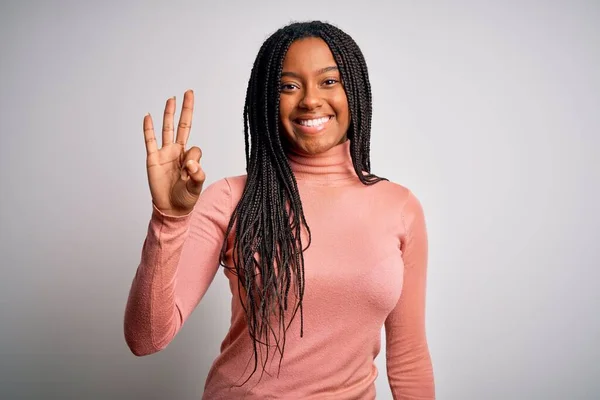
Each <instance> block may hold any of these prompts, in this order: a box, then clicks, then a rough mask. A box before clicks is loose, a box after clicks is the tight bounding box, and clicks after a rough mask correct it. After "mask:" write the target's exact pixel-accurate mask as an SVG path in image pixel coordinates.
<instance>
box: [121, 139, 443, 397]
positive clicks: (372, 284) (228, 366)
mask: <svg viewBox="0 0 600 400" xmlns="http://www.w3.org/2000/svg"><path fill="white" fill-rule="evenodd" d="M349 147H350V142H349V141H346V142H345V143H343V144H340V145H338V146H336V147H334V148H333V149H331V150H329V151H328V152H326V153H324V154H320V155H318V156H313V157H305V156H299V155H296V154H290V155H289V159H290V164H291V167H292V169H293V171H294V174H295V176H296V178H297V181H298V188H299V191H300V196H301V199H302V204H303V208H304V213H305V216H306V220H307V222H308V224H309V227H310V228H311V233H312V244H311V246H310V247H309V248H308V250H306V252H305V254H304V258H305V284H306V286H305V293H304V300H303V305H304V336H303V337H300V314H299V313H298V314H296V317H295V319H294V320H293V322H292V325H291V327H290V329H289V330H288V332H287V338H286V343H285V352H284V357H283V361H282V363H281V370H280V371H279V376H277V373H278V367H279V354H278V353H277V356H275V357H272V356H271V354H275V353H276V352H275V351H273V350H271V351H270V352H269V354H270V355H269V357H270V362H269V363H267V371H268V372H269V374H267V373H264V374H261V372H262V368H261V366H260V364H259V368H258V370H257V371H256V373H255V374H254V376H253V377H252V378H251V379H250V381H249V382H247V383H246V384H245V385H244V386H242V387H232V386H234V385H236V384H238V385H239V384H240V383H242V382H243V381H244V380H245V379H246V378H247V377H248V375H249V374H250V372H251V371H252V368H253V365H254V364H253V359H252V355H253V352H252V341H251V339H250V337H249V335H248V330H247V326H246V322H245V316H244V311H243V309H242V307H241V305H240V299H239V293H238V286H237V282H236V279H237V278H236V277H235V276H233V275H232V274H231V273H230V272H229V271H227V270H225V269H223V268H222V267H221V268H220V267H219V252H220V250H221V245H222V243H223V240H224V235H225V230H226V228H227V224H228V222H229V218H230V216H231V213H232V211H233V209H234V207H235V205H236V204H237V202H238V201H239V199H240V197H241V193H242V190H243V188H244V184H245V180H246V178H245V176H238V177H232V178H226V179H222V180H219V181H217V182H215V183H213V184H212V185H210V186H208V187H206V188H205V190H204V191H203V192H202V194H201V196H200V199H199V200H198V203H197V205H196V207H195V209H194V211H193V212H191V213H190V214H189V215H187V216H183V217H173V216H167V215H164V214H161V213H160V212H159V211H158V210H157V209H156V208H154V210H153V212H152V217H151V220H150V224H149V229H148V233H147V237H146V240H145V242H144V246H143V249H142V257H141V263H140V265H139V267H138V269H137V273H136V275H135V278H134V280H133V283H132V287H131V291H130V295H129V300H128V303H127V308H126V313H125V338H126V340H127V343H128V345H129V346H130V348H131V350H132V351H133V353H135V354H136V355H147V354H152V353H155V352H157V351H160V350H162V349H164V348H165V347H166V346H167V345H168V344H169V343H170V342H171V340H173V338H174V337H175V336H176V334H177V332H179V330H180V329H181V327H182V326H183V324H184V323H185V321H186V320H187V318H188V317H189V316H190V314H191V313H192V312H193V310H194V308H195V307H196V306H197V305H198V303H199V302H200V301H201V299H202V297H203V296H204V294H205V293H206V290H207V289H208V287H209V285H210V284H211V282H212V281H213V278H214V277H215V274H216V273H217V272H218V271H219V270H220V269H221V270H222V271H224V273H225V275H226V277H227V278H228V279H229V283H230V285H229V286H230V289H231V292H232V299H231V310H232V315H231V327H230V329H229V332H228V333H227V335H226V336H225V338H224V340H223V342H222V344H221V353H220V355H219V356H218V357H217V358H216V359H215V360H214V363H213V364H212V367H211V369H210V372H209V374H208V377H207V379H206V385H205V390H204V396H203V398H204V399H210V400H217V399H242V398H245V399H304V400H309V399H336V400H342V399H374V398H375V385H374V381H375V378H376V377H377V375H378V370H377V368H376V366H375V364H374V359H375V357H376V356H377V355H378V354H379V351H380V334H381V329H382V327H383V326H385V332H386V368H387V376H388V379H389V384H390V388H391V391H392V393H393V397H394V399H395V400H397V399H415V400H416V399H420V400H421V399H434V398H435V395H434V380H433V370H432V364H431V358H430V355H429V349H428V345H427V339H426V335H425V297H426V296H425V293H426V273H427V232H426V227H425V219H424V216H423V210H422V208H421V205H420V203H419V201H418V200H417V198H416V197H415V196H414V195H413V194H412V193H411V192H410V191H409V190H408V189H407V188H405V187H403V186H400V185H398V184H394V183H391V182H387V181H382V182H379V183H377V184H375V185H372V186H365V185H363V184H362V183H361V182H360V181H359V180H358V178H357V176H356V174H355V172H354V170H353V167H352V162H351V159H350V155H349ZM229 243H230V245H231V241H229ZM304 243H306V242H304ZM229 262H230V260H229ZM291 293H293V292H290V294H291ZM292 304H293V302H292ZM272 343H274V342H272ZM251 360H252V361H251ZM249 361H250V363H249ZM261 375H262V377H261ZM259 378H260V381H259Z"/></svg>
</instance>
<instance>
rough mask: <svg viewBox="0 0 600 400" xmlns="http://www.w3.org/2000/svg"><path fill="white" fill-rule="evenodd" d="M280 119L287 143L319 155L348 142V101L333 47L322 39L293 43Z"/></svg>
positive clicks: (286, 63)
mask: <svg viewBox="0 0 600 400" xmlns="http://www.w3.org/2000/svg"><path fill="white" fill-rule="evenodd" d="M279 110H280V112H279V117H280V120H281V125H282V126H283V130H282V135H283V139H284V142H285V143H286V145H287V146H290V147H292V148H293V150H295V151H296V152H299V153H302V154H308V155H311V154H319V153H322V152H325V151H327V150H329V149H331V148H332V147H334V146H336V145H338V144H340V143H342V142H344V141H345V140H346V132H347V131H348V126H349V125H350V112H349V110H348V99H347V97H346V92H345V91H344V87H343V86H342V80H341V75H340V72H339V70H338V68H337V64H336V62H335V60H334V59H333V54H331V51H330V50H329V46H327V44H326V43H325V42H324V41H323V40H322V39H320V38H304V39H300V40H297V41H295V42H294V43H292V45H291V46H290V48H289V49H288V52H287V54H286V56H285V59H284V61H283V72H282V76H281V95H280V104H279Z"/></svg>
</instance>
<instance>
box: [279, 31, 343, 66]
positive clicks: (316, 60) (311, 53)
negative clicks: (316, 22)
mask: <svg viewBox="0 0 600 400" xmlns="http://www.w3.org/2000/svg"><path fill="white" fill-rule="evenodd" d="M335 65H337V64H336V62H335V60H334V58H333V54H332V53H331V50H329V46H327V43H325V41H324V40H323V39H321V38H313V37H309V38H303V39H298V40H296V41H295V42H294V43H292V44H291V46H290V47H289V49H288V51H287V54H286V55H285V58H284V60H283V70H284V71H292V70H293V71H295V72H305V73H311V72H314V71H317V70H319V69H321V68H325V67H331V66H335Z"/></svg>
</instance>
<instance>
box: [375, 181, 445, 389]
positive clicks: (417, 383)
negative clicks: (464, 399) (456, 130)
mask: <svg viewBox="0 0 600 400" xmlns="http://www.w3.org/2000/svg"><path fill="white" fill-rule="evenodd" d="M402 217H403V221H404V237H403V239H402V253H403V254H402V258H403V260H404V281H403V287H402V294H401V295H400V300H399V301H398V304H397V305H396V307H395V308H394V310H392V312H391V313H390V314H389V315H388V317H387V319H386V321H385V330H386V362H387V374H388V380H389V384H390V388H391V390H392V395H393V398H394V400H425V399H435V385H434V377H433V367H432V363H431V357H430V354H429V347H428V344H427V338H426V333H425V298H426V281H427V257H428V239H427V229H426V225H425V217H424V214H423V209H422V207H421V204H420V202H419V201H418V199H417V198H416V197H415V196H414V195H413V194H412V193H409V196H408V199H407V201H406V204H405V206H404V208H403V214H402Z"/></svg>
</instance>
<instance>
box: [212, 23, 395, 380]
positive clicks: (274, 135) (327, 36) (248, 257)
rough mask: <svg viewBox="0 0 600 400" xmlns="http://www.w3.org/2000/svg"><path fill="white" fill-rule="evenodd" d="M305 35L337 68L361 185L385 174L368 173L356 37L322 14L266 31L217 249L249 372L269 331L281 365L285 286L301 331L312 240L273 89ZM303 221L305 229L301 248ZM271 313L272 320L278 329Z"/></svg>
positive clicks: (364, 81)
mask: <svg viewBox="0 0 600 400" xmlns="http://www.w3.org/2000/svg"><path fill="white" fill-rule="evenodd" d="M307 37H318V38H321V39H323V40H324V41H325V42H326V43H327V45H328V46H329V49H330V50H331V52H332V54H333V57H334V59H335V61H336V63H337V66H338V68H339V71H340V74H341V78H342V84H343V87H344V90H345V91H346V96H347V98H348V106H349V110H350V125H349V127H348V132H347V137H348V139H349V140H350V153H351V157H352V163H353V165H354V170H355V172H356V174H357V178H358V179H359V180H360V181H361V182H362V183H363V184H365V185H370V184H374V183H376V182H379V181H381V180H383V179H384V178H380V177H377V176H375V175H373V174H371V173H370V169H371V165H370V156H369V153H370V136H371V87H370V83H369V76H368V72H367V65H366V63H365V60H364V57H363V55H362V52H361V51H360V49H359V47H358V45H357V44H356V43H355V42H354V40H353V39H352V38H351V37H350V36H349V35H347V34H346V33H345V32H343V31H342V30H340V29H338V28H336V27H334V26H332V25H330V24H328V23H324V22H320V21H312V22H302V23H300V22H297V23H292V24H290V25H287V26H285V27H283V28H281V29H279V30H278V31H276V32H275V33H274V34H272V35H271V36H270V37H269V38H268V39H267V40H266V41H265V42H264V43H263V45H262V46H261V48H260V50H259V52H258V55H257V57H256V60H255V62H254V66H253V67H252V72H251V75H250V80H249V82H248V89H247V92H246V104H245V106H244V135H245V148H246V170H247V181H246V185H245V188H244V191H243V193H242V196H241V199H240V201H239V203H238V205H237V207H236V208H235V210H234V212H233V214H232V217H231V220H230V222H229V226H228V228H227V232H226V239H225V243H224V244H223V249H222V252H221V262H222V264H223V266H224V267H225V268H228V269H229V270H231V271H232V273H234V274H235V275H236V276H237V277H238V279H237V281H238V290H239V293H240V299H241V304H242V307H243V309H244V311H245V313H246V317H247V324H248V330H249V334H250V337H251V338H252V340H253V348H254V370H253V371H252V374H251V375H250V377H251V376H252V375H253V374H254V373H255V372H256V369H257V367H258V345H260V344H262V345H265V346H266V352H267V356H266V358H265V360H264V363H263V372H264V371H265V365H266V362H267V360H268V358H269V357H268V354H269V347H270V340H269V339H270V336H271V334H273V336H274V338H275V342H276V349H277V351H278V352H279V353H280V354H281V358H280V364H279V367H281V360H282V359H283V352H284V346H285V333H286V331H287V329H288V327H289V325H287V326H286V322H285V314H286V311H287V310H288V295H289V293H290V291H293V293H294V295H295V299H294V300H295V306H294V308H293V312H292V315H291V319H293V318H294V316H295V315H296V312H297V311H298V310H300V336H302V335H303V333H304V332H303V309H302V299H303V295H304V287H305V281H304V258H303V251H304V250H305V249H306V248H308V246H309V245H310V238H311V235H310V228H309V227H308V224H307V222H306V219H305V217H304V212H303V210H302V202H301V201H300V195H299V193H298V187H297V183H296V179H295V177H294V174H293V173H292V170H291V167H290V165H289V163H288V159H287V156H286V153H285V150H284V145H283V144H282V139H281V133H280V130H281V129H282V128H281V126H280V119H279V96H280V79H281V72H282V69H283V60H284V57H285V55H286V53H287V50H288V48H289V47H290V45H291V44H292V43H293V42H294V41H295V40H298V39H302V38H307ZM302 227H304V228H305V229H306V233H307V236H308V243H307V244H306V248H304V249H303V247H302V241H301V231H302ZM233 231H235V235H234V239H233V253H232V259H233V267H227V266H225V259H226V251H227V248H228V246H227V242H228V240H227V238H229V236H230V234H231V233H232V232H233ZM273 317H274V318H276V320H277V330H276V329H275V328H274V326H273V324H274V321H273V320H272V318H273ZM291 319H290V323H291ZM276 331H277V332H276ZM261 354H262V353H261ZM261 376H262V375H261ZM250 377H248V379H246V381H244V383H246V382H247V381H248V380H249V379H250ZM244 383H242V385H243V384H244Z"/></svg>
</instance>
